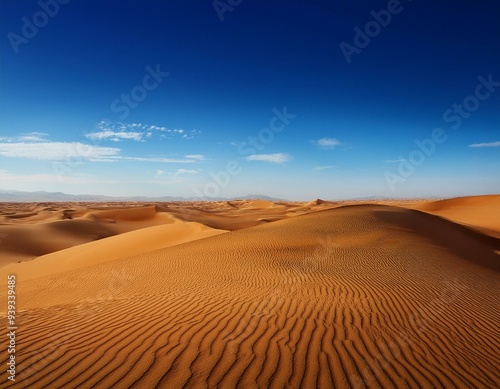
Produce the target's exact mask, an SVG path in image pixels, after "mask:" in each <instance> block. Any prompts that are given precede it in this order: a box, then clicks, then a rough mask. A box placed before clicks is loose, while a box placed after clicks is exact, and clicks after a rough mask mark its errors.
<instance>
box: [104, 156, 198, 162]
mask: <svg viewBox="0 0 500 389" xmlns="http://www.w3.org/2000/svg"><path fill="white" fill-rule="evenodd" d="M113 159H114V160H116V161H118V160H127V161H138V162H158V163H197V162H199V161H198V160H196V159H190V158H165V157H125V156H123V157H122V156H116V157H113Z"/></svg>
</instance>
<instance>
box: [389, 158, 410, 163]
mask: <svg viewBox="0 0 500 389" xmlns="http://www.w3.org/2000/svg"><path fill="white" fill-rule="evenodd" d="M405 161H406V159H403V158H400V159H386V160H385V161H384V162H387V163H399V162H405Z"/></svg>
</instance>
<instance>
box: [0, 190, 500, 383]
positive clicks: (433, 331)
mask: <svg viewBox="0 0 500 389" xmlns="http://www.w3.org/2000/svg"><path fill="white" fill-rule="evenodd" d="M499 198H500V196H496V197H483V198H477V199H474V200H467V199H466V200H459V199H458V200H450V202H449V203H448V204H446V203H442V202H437V203H433V202H427V204H422V203H417V204H416V205H415V207H420V208H422V210H415V209H408V208H402V207H396V206H388V205H380V204H372V205H370V204H367V205H352V206H342V204H336V205H334V207H333V208H332V204H329V205H328V207H326V206H325V205H324V204H319V205H318V204H316V205H315V204H311V203H309V204H282V203H279V204H277V203H271V204H269V203H268V202H265V203H261V202H253V201H251V202H243V203H234V202H231V203H227V202H224V203H222V202H221V203H213V204H204V205H203V204H190V205H189V207H188V208H189V212H188V211H185V212H184V213H182V212H181V210H180V209H179V208H175V207H174V206H173V205H165V208H163V209H160V208H159V207H158V208H154V212H153V211H152V210H151V209H150V208H148V209H147V210H145V211H144V212H146V213H148V214H149V215H150V217H149V219H152V220H156V221H157V222H158V224H157V225H156V226H149V227H145V228H144V229H142V230H141V229H137V230H135V231H134V232H125V233H123V234H122V235H118V236H114V237H111V238H107V239H102V240H100V241H96V242H93V243H87V244H83V245H79V246H75V247H73V248H71V249H68V250H64V251H59V252H57V253H54V254H50V255H47V256H45V257H40V258H37V259H36V260H34V261H30V262H26V263H21V264H13V265H10V266H9V267H4V268H3V269H0V276H1V277H3V278H4V279H5V277H6V276H7V274H9V273H15V274H16V275H17V279H18V284H17V290H18V294H19V307H18V308H19V313H18V322H19V340H18V341H19V350H20V351H19V352H18V354H17V356H16V358H17V359H18V375H17V376H16V382H15V383H14V384H12V385H7V383H6V382H5V381H3V382H1V383H0V387H7V386H8V387H13V388H24V387H32V388H59V387H61V388H90V387H97V388H111V387H113V388H128V387H135V388H154V387H158V388H182V387H185V388H200V387H210V388H215V387H221V388H226V387H227V388H231V387H241V388H254V387H262V388H284V387H291V388H316V387H317V388H333V387H334V388H344V387H354V388H364V387H384V388H385V387H398V388H399V387H412V388H422V387H428V388H438V387H446V388H448V387H457V388H495V387H500V374H499V372H498V366H500V355H499V353H498V352H497V350H498V349H500V329H499V326H498V323H500V302H499V300H498V292H499V290H500V255H499V253H500V239H497V238H496V237H494V236H492V235H490V234H483V233H482V232H481V231H479V230H478V228H476V226H474V225H473V222H474V220H476V221H478V222H479V223H480V224H481V226H480V228H488V229H489V230H493V227H495V225H496V226H498V224H495V223H498V218H497V216H496V215H498V210H499V207H498V204H499V203H498V199H499ZM482 200H484V202H483V201H482ZM314 203H315V202H314ZM311 207H312V208H313V209H312V210H311ZM314 207H319V208H314ZM322 207H323V208H322ZM426 207H427V212H428V213H427V212H424V211H423V209H424V208H426ZM469 207H470V208H469ZM457 208H459V209H458V210H457ZM482 208H485V209H486V208H489V209H490V218H492V219H495V220H494V221H493V220H492V221H490V222H488V220H487V218H485V217H483V216H481V217H480V218H479V219H474V218H473V217H472V215H473V214H474V209H482ZM307 209H309V211H308V214H302V213H304V212H306V210H307ZM167 210H168V212H167ZM80 211H81V213H80V215H81V216H80V217H81V218H83V219H85V218H86V217H89V216H90V214H89V213H88V212H90V213H92V214H93V217H95V218H97V219H99V218H102V219H103V220H104V219H106V220H108V222H109V223H110V224H113V223H112V221H111V220H114V221H115V224H116V225H117V226H118V225H120V218H121V217H122V216H119V215H118V214H116V213H115V214H113V212H111V213H104V212H105V211H103V212H101V211H100V210H97V211H96V210H91V211H88V212H85V210H83V209H82V210H80ZM80 211H78V212H80ZM96 212H97V213H96ZM134 212H136V211H133V212H132V211H131V212H130V213H129V216H127V217H125V218H124V219H126V220H124V222H125V223H136V222H140V223H142V222H144V218H143V217H138V218H137V219H135V218H134V217H132V219H133V220H130V219H131V215H133V214H134ZM137 212H138V213H140V212H142V211H137ZM437 212H448V216H445V215H444V214H443V215H440V216H437V215H434V214H433V213H437ZM181 214H183V215H184V216H183V217H180V216H179V215H181ZM75 215H76V213H75ZM266 215H267V216H266ZM294 215H296V216H294ZM450 215H451V216H450ZM441 216H443V217H441ZM157 217H159V218H160V219H162V220H161V221H162V223H159V222H160V220H159V219H156V218H157ZM273 217H274V218H277V217H280V218H281V220H277V219H276V221H273V222H269V221H263V219H266V218H269V219H272V218H273ZM452 217H453V218H457V219H461V220H460V221H457V222H454V221H452ZM192 218H193V219H197V220H198V221H193V220H189V221H188V219H192ZM202 218H204V220H205V223H200V221H199V220H201V219H202ZM231 218H234V219H238V218H240V222H241V219H244V220H245V222H246V223H248V224H252V223H256V224H254V226H253V227H248V228H240V229H238V230H233V231H231V232H224V231H218V230H214V229H212V228H208V227H206V226H207V225H208V224H211V223H213V220H217V223H219V224H220V226H222V225H226V226H231V225H232V226H235V225H236V224H231V223H230V220H231ZM73 220H74V221H78V219H73ZM156 221H155V222H156ZM168 221H170V222H168ZM163 222H164V223H163ZM251 222H252V223H251ZM50 223H53V221H52V222H48V224H50ZM224 223H226V224H224ZM466 224H467V225H466ZM469 224H470V225H469ZM30 225H31V224H29V223H27V224H26V227H29V226H30ZM486 226H488V227H486ZM227 230H230V228H227ZM211 234H216V236H209V235H211ZM184 238H185V239H186V240H190V241H186V242H182V241H183V239H184ZM198 238H201V239H198ZM176 239H178V240H176ZM193 239H195V240H193ZM170 243H172V244H175V245H170ZM177 243H180V244H177ZM162 245H163V247H162ZM165 246H170V247H165ZM113 247H114V248H113ZM134 250H136V251H134ZM80 265H84V266H80ZM0 289H1V290H0V295H1V296H6V287H5V285H4V284H2V287H1V288H0ZM2 298H3V297H2ZM2 306H5V301H3V302H2ZM2 315H3V316H4V317H5V313H3V314H2ZM7 358H8V355H7V353H6V352H5V351H4V352H3V354H2V363H3V364H4V365H5V364H6V362H7Z"/></svg>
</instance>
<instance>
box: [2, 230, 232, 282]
mask: <svg viewBox="0 0 500 389" xmlns="http://www.w3.org/2000/svg"><path fill="white" fill-rule="evenodd" d="M224 232H227V231H224V230H216V229H214V228H210V227H207V226H205V225H203V224H199V223H194V222H187V223H173V224H164V225H159V226H154V227H147V228H141V229H139V230H136V231H131V232H126V233H123V234H120V235H117V236H112V237H109V238H107V239H101V240H98V241H95V242H89V243H85V244H81V245H78V246H75V247H71V248H68V249H65V250H60V251H56V252H54V253H51V254H47V255H43V256H40V257H38V258H36V259H34V260H33V261H31V262H29V265H28V263H21V264H11V265H8V266H6V267H5V268H3V269H2V271H3V272H4V273H18V274H19V273H20V274H22V278H23V280H27V279H31V278H38V277H40V276H45V275H48V274H56V273H61V272H66V271H69V270H75V269H80V268H83V267H88V266H92V265H96V264H99V263H103V262H109V261H113V260H115V259H117V258H123V257H128V256H131V255H136V254H140V253H145V252H148V251H153V250H157V249H160V248H165V247H170V246H174V245H177V244H181V243H185V242H191V241H193V240H197V239H202V238H207V237H210V236H215V235H219V234H222V233H224Z"/></svg>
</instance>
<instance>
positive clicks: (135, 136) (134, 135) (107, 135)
mask: <svg viewBox="0 0 500 389" xmlns="http://www.w3.org/2000/svg"><path fill="white" fill-rule="evenodd" d="M144 136H147V135H146V134H144V133H142V132H135V131H130V132H127V131H111V130H106V131H99V132H92V133H90V134H86V135H85V137H86V138H88V139H92V140H106V139H107V140H112V141H114V142H120V141H122V140H126V139H131V140H135V141H138V142H139V141H142V138H143V137H144Z"/></svg>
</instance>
